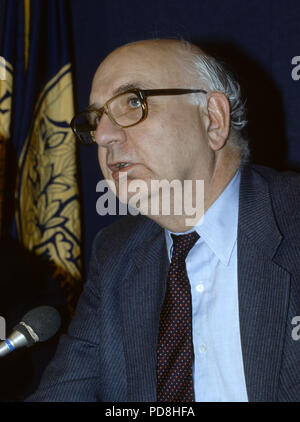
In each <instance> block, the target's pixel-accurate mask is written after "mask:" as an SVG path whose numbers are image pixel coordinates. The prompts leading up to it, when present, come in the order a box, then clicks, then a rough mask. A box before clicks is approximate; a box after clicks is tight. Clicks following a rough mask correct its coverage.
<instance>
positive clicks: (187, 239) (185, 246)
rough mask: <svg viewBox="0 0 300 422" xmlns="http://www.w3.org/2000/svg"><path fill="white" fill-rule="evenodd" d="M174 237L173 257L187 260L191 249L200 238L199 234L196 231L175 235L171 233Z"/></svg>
mask: <svg viewBox="0 0 300 422" xmlns="http://www.w3.org/2000/svg"><path fill="white" fill-rule="evenodd" d="M171 236H172V239H173V255H172V259H178V260H183V261H185V258H186V257H187V255H188V253H189V251H190V250H191V249H192V247H193V246H194V244H195V243H196V242H197V240H198V239H199V234H198V233H197V232H196V231H194V232H192V233H188V234H180V235H175V234H171Z"/></svg>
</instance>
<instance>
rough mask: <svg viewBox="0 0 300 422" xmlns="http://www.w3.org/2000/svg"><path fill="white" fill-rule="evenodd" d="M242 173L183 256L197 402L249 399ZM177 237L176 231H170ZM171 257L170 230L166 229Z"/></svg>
mask: <svg viewBox="0 0 300 422" xmlns="http://www.w3.org/2000/svg"><path fill="white" fill-rule="evenodd" d="M239 186H240V171H239V170H238V171H237V172H236V174H235V176H234V177H233V179H232V180H231V181H230V183H229V184H228V185H227V187H226V188H225V190H224V191H223V192H222V194H221V195H220V196H219V197H218V198H217V200H216V201H215V202H214V203H213V204H212V205H211V207H210V208H209V209H208V210H207V211H206V213H205V214H204V217H203V218H202V219H201V220H200V221H199V222H198V223H197V225H196V226H195V227H194V228H193V229H192V230H190V231H193V230H196V231H197V233H198V234H199V236H200V238H199V240H198V241H197V243H196V244H195V246H194V247H193V248H192V249H191V251H190V252H189V254H188V256H187V258H186V267H187V273H188V277H189V280H190V284H191V293H192V307H193V320H192V323H193V343H194V356H195V359H194V367H193V377H194V389H195V401H197V402H202V401H205V402H207V401H211V402H228V401H231V402H237V401H248V396H247V390H246V383H245V374H244V367H243V357H242V349H241V338H240V326H239V304H238V280H237V226H238V207H239ZM174 234H179V233H174ZM165 236H166V242H167V248H168V254H169V259H170V261H171V256H172V243H173V242H172V237H171V232H170V231H168V230H165Z"/></svg>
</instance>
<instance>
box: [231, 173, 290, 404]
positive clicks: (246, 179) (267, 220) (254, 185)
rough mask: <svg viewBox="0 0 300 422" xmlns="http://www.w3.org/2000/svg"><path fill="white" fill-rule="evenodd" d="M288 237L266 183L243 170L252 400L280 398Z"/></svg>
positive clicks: (241, 278)
mask: <svg viewBox="0 0 300 422" xmlns="http://www.w3.org/2000/svg"><path fill="white" fill-rule="evenodd" d="M281 240H282V236H281V234H280V233H279V231H278V228H277V226H276V222H275V219H274V215H273V211H272V204H271V197H270V193H269V188H268V184H267V182H266V181H265V179H264V178H263V177H262V176H261V175H260V174H259V173H257V172H255V171H253V170H251V169H250V168H249V167H244V168H243V170H242V178H241V187H240V205H239V226H238V286H239V312H240V330H241V343H242V351H243V360H244V370H245V377H246V386H247V391H248V399H249V401H274V400H276V395H277V389H278V380H279V372H280V363H281V356H282V350H283V342H284V334H285V328H286V318H287V310H288V296H289V286H290V274H289V273H288V271H286V270H285V269H284V268H283V267H282V266H279V265H278V264H277V263H276V252H277V250H278V249H279V248H280V243H281Z"/></svg>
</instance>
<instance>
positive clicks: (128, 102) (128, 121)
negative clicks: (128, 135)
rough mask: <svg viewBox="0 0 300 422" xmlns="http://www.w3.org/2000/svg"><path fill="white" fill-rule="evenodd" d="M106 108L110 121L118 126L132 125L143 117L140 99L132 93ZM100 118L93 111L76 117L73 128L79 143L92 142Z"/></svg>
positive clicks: (115, 100)
mask: <svg viewBox="0 0 300 422" xmlns="http://www.w3.org/2000/svg"><path fill="white" fill-rule="evenodd" d="M107 108H108V113H109V114H110V116H111V118H112V120H114V121H115V122H116V123H117V124H118V125H120V126H131V125H134V124H135V123H138V122H139V121H140V120H141V119H142V117H143V108H142V102H141V99H140V97H139V96H138V95H137V94H136V93H134V92H126V93H124V94H122V95H119V96H118V97H116V98H114V99H112V100H111V101H110V102H109V104H108V107H107ZM100 118H101V116H99V113H98V112H96V111H93V110H87V111H84V112H83V113H80V114H78V115H77V117H76V118H75V121H74V128H75V129H76V133H77V135H78V136H79V138H80V140H81V142H83V143H85V144H90V143H92V142H94V135H95V131H96V129H97V125H98V124H99V120H100Z"/></svg>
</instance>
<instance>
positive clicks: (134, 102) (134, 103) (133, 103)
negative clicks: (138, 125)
mask: <svg viewBox="0 0 300 422" xmlns="http://www.w3.org/2000/svg"><path fill="white" fill-rule="evenodd" d="M128 105H129V107H131V108H138V107H141V101H140V99H139V98H137V97H132V98H128Z"/></svg>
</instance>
